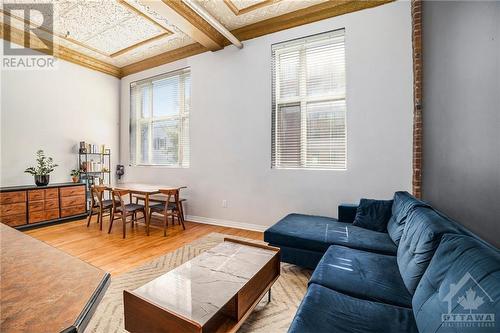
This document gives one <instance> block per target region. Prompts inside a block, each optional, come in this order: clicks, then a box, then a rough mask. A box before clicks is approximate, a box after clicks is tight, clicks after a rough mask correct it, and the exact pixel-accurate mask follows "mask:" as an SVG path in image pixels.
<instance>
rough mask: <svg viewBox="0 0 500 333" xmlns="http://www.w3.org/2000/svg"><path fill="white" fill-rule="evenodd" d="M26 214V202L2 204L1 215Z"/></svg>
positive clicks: (0, 207)
mask: <svg viewBox="0 0 500 333" xmlns="http://www.w3.org/2000/svg"><path fill="white" fill-rule="evenodd" d="M20 214H26V203H25V202H19V203H13V204H9V205H1V206H0V216H2V217H3V216H9V215H20Z"/></svg>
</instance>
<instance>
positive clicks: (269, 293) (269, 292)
mask: <svg viewBox="0 0 500 333" xmlns="http://www.w3.org/2000/svg"><path fill="white" fill-rule="evenodd" d="M267 303H271V288H269V291H268V292H267Z"/></svg>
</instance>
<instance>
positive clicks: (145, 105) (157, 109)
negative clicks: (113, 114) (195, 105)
mask: <svg viewBox="0 0 500 333" xmlns="http://www.w3.org/2000/svg"><path fill="white" fill-rule="evenodd" d="M190 82H191V80H190V70H189V69H182V70H179V71H175V72H171V73H167V74H164V75H161V76H157V77H154V78H150V79H146V80H142V81H138V82H133V83H132V84H131V85H130V164H131V165H163V166H170V167H180V168H187V167H189V109H190V96H191V94H190V91H191V84H190Z"/></svg>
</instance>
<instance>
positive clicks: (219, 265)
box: [123, 238, 280, 333]
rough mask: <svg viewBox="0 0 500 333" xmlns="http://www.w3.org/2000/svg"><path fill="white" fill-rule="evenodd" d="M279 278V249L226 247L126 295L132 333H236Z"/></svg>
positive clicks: (232, 241)
mask: <svg viewBox="0 0 500 333" xmlns="http://www.w3.org/2000/svg"><path fill="white" fill-rule="evenodd" d="M279 274H280V252H279V249H278V248H275V247H270V246H266V245H260V244H254V243H250V242H245V241H240V240H235V239H229V238H226V239H224V242H223V243H221V244H219V245H217V246H215V247H214V248H212V249H210V250H208V251H206V252H204V253H202V254H200V255H199V256H197V257H195V258H193V259H191V260H190V261H188V262H186V263H184V264H182V265H181V266H179V267H177V268H175V269H173V270H171V271H169V272H167V273H166V274H164V275H162V276H160V277H158V278H156V279H154V280H153V281H151V282H149V283H147V284H145V285H143V286H142V287H140V288H138V289H136V290H134V291H127V290H124V292H123V303H124V313H125V329H126V330H128V331H130V332H176V333H177V332H186V333H189V332H203V333H207V332H235V331H236V330H237V329H238V328H239V327H240V326H241V325H242V324H243V322H244V321H245V319H246V318H247V317H248V316H249V315H250V313H251V312H252V311H253V309H254V308H255V306H256V305H257V304H258V303H259V301H260V300H261V299H262V297H263V296H264V295H265V294H266V292H268V291H269V292H270V289H271V286H272V285H273V284H274V282H275V281H276V280H277V279H278V277H279Z"/></svg>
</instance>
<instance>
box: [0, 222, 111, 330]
mask: <svg viewBox="0 0 500 333" xmlns="http://www.w3.org/2000/svg"><path fill="white" fill-rule="evenodd" d="M0 244H1V263H0V270H1V272H0V275H1V280H0V281H1V282H0V295H2V296H1V299H0V308H1V321H0V330H1V331H2V332H32V333H35V332H61V331H65V332H82V331H83V330H84V328H85V326H86V324H87V323H88V320H90V317H91V316H92V313H93V311H94V310H95V307H96V306H97V304H98V303H99V301H100V299H101V298H102V296H103V294H104V292H105V290H106V288H107V287H108V285H109V282H110V275H109V274H108V273H106V272H104V271H102V270H100V269H98V268H96V267H94V266H92V265H90V264H87V263H86V262H84V261H82V260H80V259H78V258H75V257H73V256H71V255H69V254H67V253H65V252H62V251H60V250H58V249H56V248H53V247H51V246H50V245H47V244H45V243H43V242H41V241H39V240H36V239H34V238H32V237H30V236H28V235H25V234H23V233H22V232H20V231H17V230H15V229H13V228H11V227H8V226H6V225H4V224H0Z"/></svg>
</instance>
